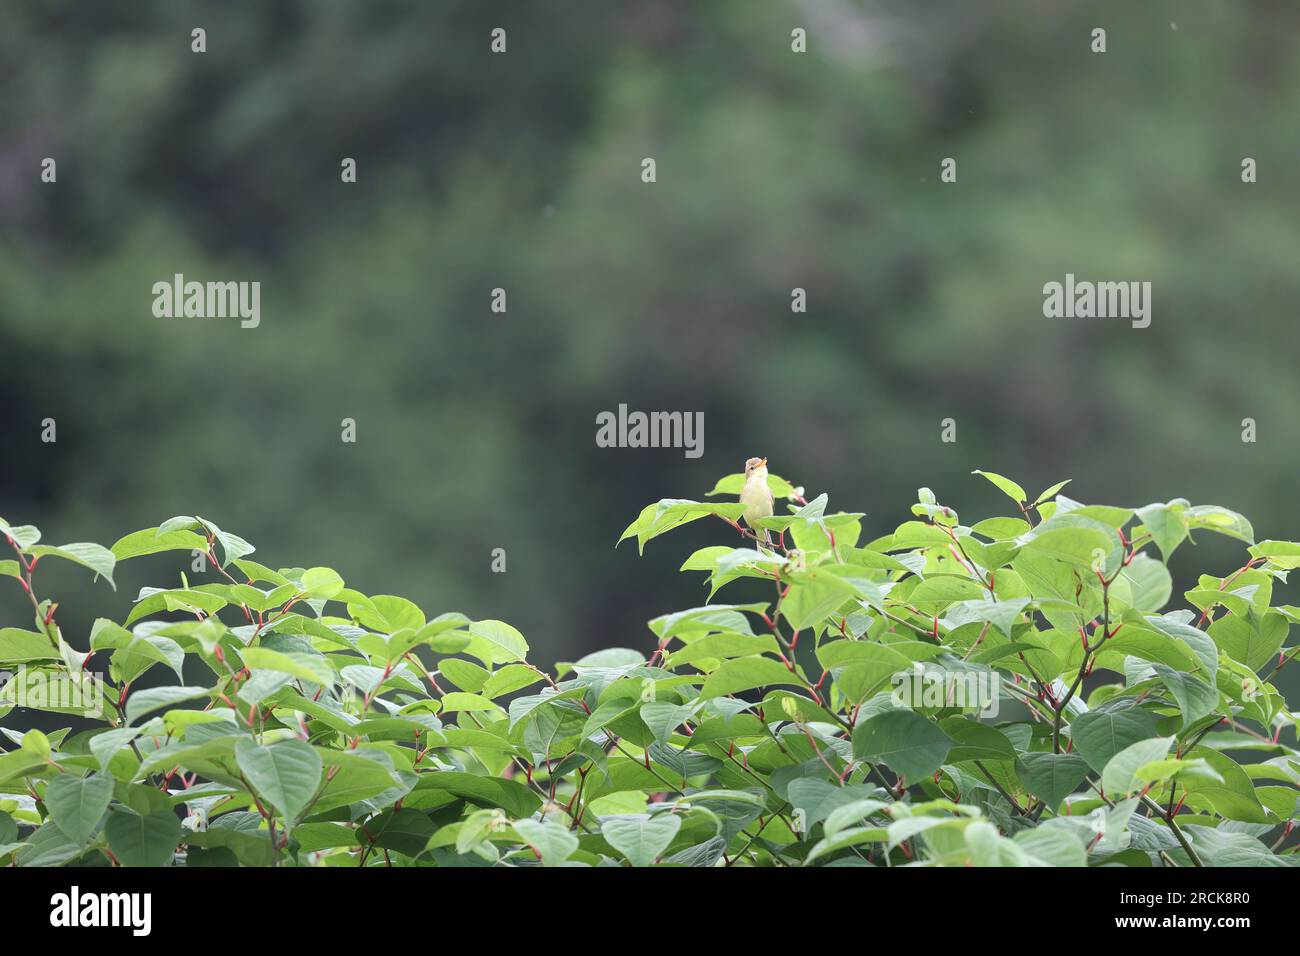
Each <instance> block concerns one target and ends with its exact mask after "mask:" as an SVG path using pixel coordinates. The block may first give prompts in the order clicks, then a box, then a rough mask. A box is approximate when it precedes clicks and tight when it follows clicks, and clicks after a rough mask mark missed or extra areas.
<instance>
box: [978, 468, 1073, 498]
mask: <svg viewBox="0 0 1300 956" xmlns="http://www.w3.org/2000/svg"><path fill="white" fill-rule="evenodd" d="M971 474H972V475H982V476H983V477H985V478H987V479H988V480H989V481H991V482H993V484H994V485H996V486H997V488H998V490H999V491H1001V492H1002V493H1003V494H1004V495H1006V496H1007V497H1008V498H1010V499H1011V500H1012V501H1014V502H1016V503H1017V504H1022V505H1023V504H1024V503H1025V502H1026V501H1027V500H1028V498H1029V496H1028V495H1026V494H1025V489H1024V488H1021V487H1020V486H1019V485H1018V484H1016V483H1015V482H1014V481H1012V480H1011V479H1010V478H1003V477H1002V476H1001V475H997V474H994V473H993V472H991V471H980V470H979V469H978V468H976V469H975V470H974V471H972V472H971ZM1062 487H1064V483H1062V484H1061V485H1060V486H1059V487H1058V488H1057V489H1056V490H1057V491H1060V489H1061V488H1062ZM1044 494H1046V492H1044Z"/></svg>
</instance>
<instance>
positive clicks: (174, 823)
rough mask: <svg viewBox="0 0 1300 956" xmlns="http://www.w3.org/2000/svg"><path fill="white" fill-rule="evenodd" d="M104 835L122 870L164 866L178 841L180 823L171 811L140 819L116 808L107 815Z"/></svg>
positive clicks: (122, 809) (139, 815) (174, 850)
mask: <svg viewBox="0 0 1300 956" xmlns="http://www.w3.org/2000/svg"><path fill="white" fill-rule="evenodd" d="M104 834H105V835H106V836H107V837H108V848H109V849H110V850H112V851H113V855H114V856H115V857H117V860H118V862H119V863H121V864H122V865H123V866H154V867H157V866H167V865H168V864H169V863H171V861H172V855H173V854H174V853H175V852H176V844H178V843H179V842H180V840H181V822H180V820H178V819H177V818H176V814H175V813H173V812H172V811H170V810H164V811H162V812H160V813H150V814H146V815H141V814H138V813H135V812H133V811H131V810H127V809H125V808H120V807H119V808H118V809H116V810H114V811H113V812H112V813H110V814H109V815H108V822H107V823H105V824H104Z"/></svg>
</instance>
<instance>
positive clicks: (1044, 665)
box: [0, 473, 1300, 866]
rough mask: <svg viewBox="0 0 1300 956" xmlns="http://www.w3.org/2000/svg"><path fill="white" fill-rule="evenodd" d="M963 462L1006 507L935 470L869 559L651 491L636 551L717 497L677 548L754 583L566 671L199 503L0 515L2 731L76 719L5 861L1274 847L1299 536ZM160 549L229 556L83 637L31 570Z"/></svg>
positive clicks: (1233, 861)
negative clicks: (1196, 537) (4, 599)
mask: <svg viewBox="0 0 1300 956" xmlns="http://www.w3.org/2000/svg"><path fill="white" fill-rule="evenodd" d="M983 474H984V477H985V478H987V479H988V480H990V481H992V482H993V483H994V484H995V485H997V487H998V488H1000V489H1002V491H1004V492H1006V494H1007V495H1008V496H1009V497H1010V498H1011V499H1012V501H1013V502H1014V503H1015V509H1014V513H1013V514H1012V515H1011V516H1009V517H1006V516H1004V517H993V518H988V519H986V520H984V521H980V522H979V523H977V524H974V525H971V526H965V525H962V524H960V523H959V521H958V518H957V515H956V513H954V511H953V510H952V509H950V508H947V507H945V506H943V505H941V504H939V503H938V502H937V501H936V500H935V497H934V495H933V494H932V493H931V492H930V491H928V490H927V489H922V490H921V492H920V496H919V498H920V500H919V502H918V503H917V504H915V505H913V506H912V513H913V515H914V519H913V520H908V521H906V522H904V523H903V524H901V525H900V526H899V527H898V528H897V530H895V531H894V532H893V533H892V534H889V535H886V536H884V537H882V538H878V539H876V540H875V541H871V542H867V543H865V544H862V543H860V542H859V539H860V537H861V522H860V519H861V518H862V515H859V514H845V513H828V512H827V510H826V505H827V501H826V497H825V496H824V495H823V496H821V497H818V498H816V499H814V500H812V501H805V500H804V498H803V497H802V492H801V489H797V488H794V487H792V486H791V485H790V484H789V483H788V482H786V481H784V480H783V479H781V478H779V477H776V476H771V477H770V478H769V486H770V487H771V489H772V491H773V493H774V494H775V495H776V497H777V498H778V499H784V500H785V501H786V502H787V503H788V504H789V512H790V513H788V514H784V515H776V516H773V517H771V518H766V519H762V520H761V521H759V525H760V526H765V527H766V529H768V530H769V531H770V532H771V535H772V541H773V543H772V545H771V546H770V547H763V546H760V545H759V544H758V542H757V539H756V537H755V534H754V532H753V531H752V530H749V529H745V528H743V527H742V526H741V525H740V524H739V523H738V519H739V517H740V514H741V510H742V507H741V505H739V504H735V503H731V502H724V503H701V502H694V501H683V500H665V501H660V502H658V503H656V504H652V505H650V506H648V507H647V508H646V509H645V510H644V511H643V512H642V513H641V514H640V516H639V517H638V518H637V520H636V521H635V522H633V523H632V525H631V526H630V527H629V528H628V529H627V530H626V531H625V532H624V534H623V538H624V539H626V538H635V539H636V540H637V543H638V545H639V546H642V547H643V546H644V545H645V543H646V542H647V541H649V540H651V539H652V538H655V537H657V536H659V535H661V534H664V533H665V532H667V531H670V530H672V529H674V528H676V527H679V526H680V525H683V524H685V523H687V522H690V521H694V520H697V519H699V518H702V517H718V518H721V519H722V520H723V521H724V522H726V523H727V524H729V525H731V527H732V528H733V529H734V531H733V530H730V529H728V528H726V527H724V526H723V525H722V524H718V525H717V526H716V527H717V528H718V531H719V532H720V533H721V534H722V535H724V536H727V537H731V536H732V535H734V533H735V532H739V533H740V534H741V535H742V536H744V539H745V540H744V542H743V544H744V546H742V547H735V546H733V545H735V544H736V543H737V541H736V540H734V539H733V540H732V541H731V543H730V544H721V545H717V546H713V547H707V548H704V549H702V550H700V551H697V552H695V553H694V554H692V555H691V556H690V557H689V558H688V559H687V560H686V563H685V564H684V565H683V570H685V571H688V572H703V573H704V574H705V575H707V585H708V589H709V596H710V599H712V598H713V596H714V595H716V594H717V592H718V591H719V590H720V589H722V588H723V587H727V586H731V587H732V588H733V589H734V588H744V587H751V588H761V589H762V590H761V592H759V593H761V594H762V595H763V596H765V597H769V600H763V601H754V602H751V603H741V604H709V605H706V606H703V607H698V608H693V609H690V610H685V611H680V612H677V613H673V614H667V615H664V616H663V617H659V618H656V619H655V620H653V621H651V622H650V624H649V627H650V631H651V632H652V636H653V645H652V646H653V650H652V651H651V653H650V654H649V656H648V658H647V656H646V655H645V654H643V653H642V652H640V651H637V650H630V649H624V648H613V649H609V650H604V651H600V652H597V653H595V654H592V655H590V656H588V657H586V658H584V659H582V660H580V661H577V662H576V663H572V664H561V665H559V666H558V668H557V670H558V673H557V674H556V675H555V676H554V677H552V676H550V675H548V674H546V673H544V672H543V671H542V670H540V669H538V668H537V667H534V666H533V665H532V664H529V663H527V661H526V660H525V655H526V653H527V650H528V646H527V644H526V643H525V641H524V638H523V637H522V636H521V635H520V634H519V632H518V631H517V630H515V629H514V628H513V627H511V626H510V625H508V624H505V623H502V622H500V621H493V620H483V621H471V620H469V619H468V618H466V617H465V616H463V615H460V614H442V615H439V616H438V617H435V618H432V619H428V618H426V617H425V614H424V613H423V612H422V611H421V609H420V608H418V607H416V606H415V605H414V604H412V603H411V602H409V601H407V600H404V599H403V598H400V597H394V596H391V595H377V596H366V595H364V594H361V593H359V592H357V591H355V590H353V589H350V588H348V587H346V586H345V584H344V582H343V581H342V580H341V579H340V577H339V575H338V574H336V573H335V572H334V571H332V570H330V569H328V568H323V567H315V568H308V569H302V568H281V569H279V570H272V569H271V568H269V567H266V566H263V565H261V564H258V563H256V562H255V561H252V560H250V559H249V557H248V555H250V554H252V553H253V548H252V547H251V545H249V544H248V543H247V542H246V541H244V540H243V539H242V538H239V537H237V536H235V535H232V534H229V533H227V532H224V531H222V530H221V529H220V528H218V527H217V526H216V525H215V524H213V523H212V522H210V521H207V520H204V519H202V518H197V517H194V518H192V517H181V518H174V519H172V520H170V521H167V522H165V523H164V524H162V525H161V526H160V527H158V528H149V529H146V530H144V531H139V532H136V533H135V534H131V535H128V536H127V537H125V538H123V539H122V540H120V541H118V542H117V543H116V544H115V545H114V546H113V548H112V549H111V550H109V549H107V548H103V547H100V546H97V545H91V544H70V545H65V546H63V547H49V546H46V545H42V544H40V543H39V542H40V534H39V532H38V531H37V530H36V529H35V528H32V527H26V526H24V527H17V526H10V525H9V524H7V523H5V522H3V521H0V530H3V532H4V535H5V537H6V538H7V539H8V541H9V542H10V544H11V545H12V547H13V550H14V552H15V560H6V561H3V562H0V575H2V576H8V577H12V578H15V579H16V582H17V585H18V586H19V587H21V588H22V589H23V590H25V591H26V592H27V594H28V595H29V596H30V598H31V604H32V609H33V612H34V627H33V628H32V629H31V630H27V629H20V628H4V629H3V630H0V666H3V667H5V668H8V669H10V670H11V672H14V671H16V672H15V673H13V676H12V677H11V679H10V680H9V681H8V683H7V684H6V685H5V687H4V689H3V691H2V692H0V716H3V715H5V714H8V713H9V711H10V710H11V709H12V708H13V706H14V705H15V704H22V705H25V706H27V707H31V708H35V709H41V710H45V711H52V712H55V713H67V714H75V715H77V720H78V721H79V722H80V723H81V724H83V725H84V724H85V723H86V722H87V721H88V722H89V723H90V724H91V726H90V727H89V729H80V730H76V731H74V730H73V729H64V730H59V731H56V732H52V733H43V732H41V731H39V730H29V731H27V733H25V734H20V733H17V732H15V731H12V730H7V729H6V730H5V731H4V733H5V735H6V736H7V737H8V739H9V741H10V743H11V745H12V746H11V748H10V749H9V750H8V752H6V753H4V754H3V755H0V863H8V862H11V863H16V864H17V865H29V866H41V865H62V864H82V865H86V864H99V865H102V864H105V863H116V864H121V865H127V866H132V865H163V864H170V863H185V864H187V865H190V866H195V865H234V864H236V863H240V864H244V865H269V864H280V865H307V864H319V865H331V866H383V865H391V866H401V865H489V864H496V865H534V864H538V863H540V864H541V865H575V864H585V865H626V864H631V865H634V866H644V865H650V864H655V863H658V864H661V865H685V866H709V865H718V864H725V865H783V866H799V865H821V864H828V865H842V866H847V865H857V866H860V865H876V866H887V865H905V864H909V863H911V864H921V863H924V864H967V863H974V864H978V865H1006V866H1012V865H1043V864H1046V865H1071V866H1082V865H1085V864H1086V865H1101V864H1123V865H1133V866H1151V865H1156V866H1160V865H1164V866H1188V865H1197V866H1199V865H1287V864H1292V863H1294V862H1295V861H1296V859H1297V856H1296V847H1295V844H1294V842H1293V841H1291V840H1290V839H1289V837H1290V834H1291V830H1292V827H1293V825H1294V823H1295V820H1296V815H1297V814H1296V805H1297V783H1298V782H1300V753H1298V752H1297V750H1296V747H1295V742H1296V736H1295V735H1296V730H1295V727H1296V719H1295V716H1294V715H1293V714H1292V713H1291V712H1290V711H1289V710H1288V709H1287V706H1286V702H1285V701H1284V700H1283V698H1282V696H1281V694H1279V692H1278V691H1277V690H1276V689H1275V687H1274V686H1273V685H1272V684H1271V683H1270V679H1271V678H1272V677H1273V675H1274V674H1275V673H1276V671H1277V670H1278V669H1279V668H1280V667H1282V666H1283V664H1284V663H1285V662H1286V661H1287V660H1289V659H1290V657H1292V656H1293V655H1294V653H1295V648H1296V647H1300V645H1294V646H1293V647H1291V648H1288V647H1287V646H1286V638H1287V634H1288V630H1289V627H1290V624H1291V622H1293V621H1296V620H1297V619H1300V608H1296V607H1292V606H1277V607H1275V606H1272V598H1273V591H1274V585H1275V584H1276V583H1277V582H1284V581H1285V580H1286V576H1287V574H1288V572H1289V571H1291V570H1294V569H1295V568H1296V567H1297V566H1298V565H1300V544H1295V543H1291V542H1279V541H1260V542H1255V540H1254V532H1253V530H1252V528H1251V526H1250V524H1249V523H1248V522H1247V521H1246V519H1245V518H1243V517H1241V516H1240V515H1237V514H1235V513H1233V512H1231V511H1228V510H1226V509H1224V508H1218V507H1205V506H1198V507H1194V506H1191V505H1189V504H1188V503H1187V502H1186V501H1182V500H1175V501H1171V502H1169V503H1167V504H1153V505H1149V506H1147V507H1145V508H1137V509H1132V508H1115V507H1107V506H1098V505H1083V504H1080V503H1079V502H1077V501H1073V500H1070V499H1068V498H1066V497H1065V496H1064V495H1061V494H1059V492H1060V491H1061V489H1062V487H1063V486H1064V483H1061V484H1060V485H1057V486H1055V487H1053V488H1050V489H1048V490H1047V491H1045V492H1044V493H1043V494H1042V495H1039V496H1038V497H1036V498H1033V499H1030V498H1029V496H1027V495H1026V494H1025V493H1024V491H1023V490H1022V489H1021V488H1020V487H1019V486H1018V485H1016V484H1015V483H1014V482H1012V481H1010V480H1008V479H1006V478H1003V477H1001V476H999V475H994V474H991V473H983ZM741 481H742V476H740V475H731V476H728V477H727V478H724V479H723V480H722V481H721V482H719V483H718V485H717V486H716V487H715V488H714V490H713V492H711V495H713V496H721V495H727V496H734V495H735V494H736V493H737V492H738V491H739V490H740V485H741ZM1196 531H1208V532H1215V533H1219V534H1225V535H1229V536H1231V537H1234V538H1238V539H1240V540H1241V541H1243V542H1245V543H1246V545H1248V551H1249V559H1248V560H1247V561H1246V562H1245V563H1244V564H1243V565H1242V566H1241V567H1240V568H1238V569H1236V570H1234V571H1232V572H1231V573H1229V574H1227V575H1225V576H1223V577H1216V576H1213V575H1202V576H1201V577H1200V578H1199V579H1198V581H1197V582H1196V586H1195V587H1193V588H1192V589H1191V590H1189V591H1187V592H1186V593H1185V594H1184V595H1183V599H1184V600H1185V602H1186V604H1187V606H1188V607H1187V608H1183V609H1175V610H1168V611H1163V613H1162V609H1164V608H1165V606H1166V604H1167V603H1168V602H1169V600H1170V597H1171V590H1172V583H1171V578H1170V574H1169V572H1168V570H1167V569H1166V565H1165V562H1166V561H1167V560H1168V558H1169V556H1170V554H1172V553H1173V551H1174V550H1175V549H1176V548H1177V547H1179V545H1180V544H1181V543H1182V542H1184V541H1185V540H1186V539H1188V538H1189V536H1190V535H1191V534H1192V533H1193V532H1196ZM162 551H179V552H187V553H188V552H198V554H199V555H201V556H202V559H201V560H202V563H205V564H206V568H207V569H208V571H209V573H210V574H211V573H215V574H216V575H217V576H218V579H216V580H214V581H212V582H211V583H203V584H191V583H190V582H189V581H188V580H187V576H186V574H184V573H182V574H181V575H180V582H179V586H178V587H167V588H160V589H154V588H146V589H144V590H142V591H141V592H140V595H139V597H138V599H137V600H136V603H135V606H134V609H133V610H132V611H131V613H130V614H129V616H128V617H127V618H126V620H125V621H123V622H122V624H120V625H119V624H117V623H115V622H113V621H109V620H104V619H100V620H97V621H96V622H95V624H94V626H93V627H92V628H91V632H90V635H89V639H88V646H82V647H80V648H74V647H73V646H72V644H70V643H69V642H68V640H67V639H66V638H65V636H64V635H63V634H62V632H61V630H60V628H59V626H58V623H57V621H56V618H55V612H56V608H57V606H56V605H55V604H54V603H52V602H51V601H50V600H49V599H48V598H44V597H42V596H41V595H40V594H39V589H38V585H37V584H36V583H34V578H35V577H36V572H37V570H38V565H39V564H42V563H43V562H45V561H46V559H51V558H58V559H65V560H70V561H74V562H77V563H79V564H81V565H84V566H85V567H87V568H89V569H90V570H91V571H93V572H95V573H96V574H97V575H98V576H100V577H102V578H104V579H106V580H107V581H108V582H109V583H111V582H112V578H113V572H114V568H115V566H116V564H117V562H120V561H123V560H127V559H129V558H133V557H137V556H140V555H146V554H154V553H158V552H162ZM195 560H196V566H198V564H199V563H200V560H199V558H198V557H197V556H196V559H195ZM240 578H242V580H240ZM740 579H753V580H754V581H757V582H759V583H758V584H753V583H750V584H739V583H735V582H738V581H739V580H740ZM647 644H648V645H649V644H651V642H647ZM105 659H106V660H107V668H108V672H107V674H106V675H101V674H98V673H96V667H97V666H102V663H103V661H104V660H105ZM168 673H169V674H170V675H174V680H173V677H172V676H169V677H167V678H166V680H167V681H168V682H167V683H165V684H163V685H161V686H159V685H158V675H159V674H168ZM146 675H149V677H150V681H149V684H150V686H147V687H138V688H137V686H136V685H137V684H139V683H140V682H141V680H142V678H144V677H145V676H146ZM64 692H68V693H64ZM73 692H75V693H73ZM78 694H79V695H80V696H77V695H78ZM74 698H75V699H74ZM1284 737H1285V738H1286V739H1285V740H1284V739H1283V738H1284ZM182 809H183V811H184V812H181V811H182Z"/></svg>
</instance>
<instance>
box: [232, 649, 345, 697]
mask: <svg viewBox="0 0 1300 956" xmlns="http://www.w3.org/2000/svg"><path fill="white" fill-rule="evenodd" d="M239 656H240V657H242V658H243V660H244V665H245V666H246V667H249V668H251V669H253V670H266V671H275V672H276V673H280V674H289V675H291V676H293V677H297V678H299V679H300V680H305V681H308V682H310V683H313V684H321V685H324V686H326V687H330V686H333V685H334V683H335V682H336V681H335V678H336V677H337V675H336V674H335V672H334V668H332V667H331V666H330V664H329V661H328V660H326V659H325V658H324V657H323V656H322V655H320V654H304V653H301V652H296V651H291V652H288V653H281V652H280V651H273V650H270V649H268V648H265V647H246V648H244V650H242V651H240V654H239Z"/></svg>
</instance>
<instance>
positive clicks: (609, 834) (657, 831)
mask: <svg viewBox="0 0 1300 956" xmlns="http://www.w3.org/2000/svg"><path fill="white" fill-rule="evenodd" d="M681 828H682V821H681V818H680V817H678V816H677V815H676V814H672V813H660V814H656V815H654V816H651V815H650V814H646V813H636V814H624V815H619V816H608V817H605V818H604V819H603V820H601V821H600V833H601V836H603V837H604V838H605V840H606V841H607V842H608V843H609V845H610V846H612V847H613V848H614V849H615V850H617V851H618V852H619V853H621V854H623V856H624V857H626V858H627V861H628V862H629V863H631V864H632V865H633V866H650V865H651V864H653V863H654V862H655V860H657V859H658V858H659V857H660V856H661V855H662V854H663V852H664V850H666V849H668V845H669V844H670V843H672V842H673V837H675V836H676V835H677V831H678V830H680V829H681Z"/></svg>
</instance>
